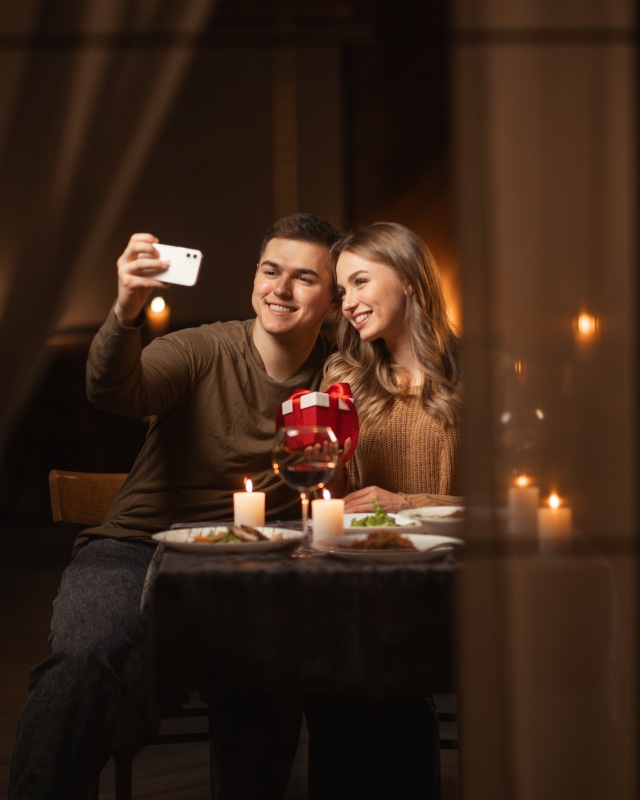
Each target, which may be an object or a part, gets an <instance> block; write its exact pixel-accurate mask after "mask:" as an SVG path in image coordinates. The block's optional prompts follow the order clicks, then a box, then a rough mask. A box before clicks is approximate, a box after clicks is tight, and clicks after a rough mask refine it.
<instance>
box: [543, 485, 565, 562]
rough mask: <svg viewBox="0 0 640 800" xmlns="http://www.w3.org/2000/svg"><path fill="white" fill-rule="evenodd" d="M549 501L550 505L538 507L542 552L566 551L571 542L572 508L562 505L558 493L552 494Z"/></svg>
mask: <svg viewBox="0 0 640 800" xmlns="http://www.w3.org/2000/svg"><path fill="white" fill-rule="evenodd" d="M548 503H549V504H548V506H544V507H542V508H539V509H538V539H539V542H540V552H541V553H554V552H560V551H566V550H567V549H568V548H569V545H570V543H571V528H572V513H571V509H570V508H567V507H566V506H560V498H559V497H558V495H557V494H552V495H551V497H550V498H549V501H548Z"/></svg>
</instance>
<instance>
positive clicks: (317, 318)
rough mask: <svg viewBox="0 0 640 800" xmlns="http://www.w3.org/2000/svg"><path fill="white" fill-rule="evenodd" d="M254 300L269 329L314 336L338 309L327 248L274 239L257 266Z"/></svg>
mask: <svg viewBox="0 0 640 800" xmlns="http://www.w3.org/2000/svg"><path fill="white" fill-rule="evenodd" d="M251 303H252V305H253V310H254V311H255V312H256V315H257V317H258V320H259V323H260V324H261V325H262V328H263V329H264V330H265V331H266V332H267V333H270V334H271V335H273V336H281V337H288V336H290V335H304V334H311V335H313V336H314V337H315V336H316V335H317V333H318V331H319V330H320V326H321V325H322V321H323V319H324V317H325V314H327V313H328V312H329V311H333V310H335V305H334V293H333V270H332V267H331V261H330V259H329V250H328V248H326V247H324V246H323V245H320V244H312V243H310V242H298V241H295V240H293V239H279V238H275V239H271V241H270V242H269V243H268V244H267V247H266V249H265V251H264V253H263V254H262V258H261V259H260V263H259V264H258V269H257V270H256V275H255V278H254V281H253V294H252V296H251Z"/></svg>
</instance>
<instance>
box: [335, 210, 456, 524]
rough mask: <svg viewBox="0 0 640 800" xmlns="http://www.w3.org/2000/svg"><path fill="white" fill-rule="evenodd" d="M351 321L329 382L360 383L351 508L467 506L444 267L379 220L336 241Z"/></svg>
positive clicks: (405, 233) (345, 323) (342, 326)
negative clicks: (441, 270) (461, 474)
mask: <svg viewBox="0 0 640 800" xmlns="http://www.w3.org/2000/svg"><path fill="white" fill-rule="evenodd" d="M332 254H333V256H334V263H336V279H337V283H338V293H339V296H340V299H341V301H342V315H343V316H342V319H341V320H340V323H339V324H338V330H337V343H338V352H337V353H335V354H334V355H333V356H331V358H329V360H328V361H327V364H326V366H325V380H324V384H325V385H330V384H332V383H337V382H346V383H349V384H350V386H351V391H352V393H353V397H354V401H355V404H356V407H357V409H358V415H359V417H360V438H359V440H358V447H357V449H356V451H355V453H354V455H353V457H352V458H351V459H350V460H349V461H348V462H347V464H346V472H347V478H348V488H349V489H350V490H352V491H350V492H349V493H348V494H347V495H346V497H345V511H346V512H348V513H355V512H360V511H364V512H368V511H371V508H372V503H373V501H374V500H375V499H377V500H378V501H379V502H380V505H381V506H382V507H383V508H384V510H385V511H387V512H394V511H400V510H402V509H403V508H411V507H420V506H425V505H443V504H450V503H451V502H459V501H460V498H459V497H456V498H453V497H451V495H458V494H459V492H460V488H459V484H458V458H459V450H460V433H461V432H460V412H461V369H460V356H459V342H458V338H457V336H456V335H455V333H454V331H453V328H452V326H451V323H450V321H449V318H448V316H447V310H446V304H445V301H444V296H443V293H442V285H441V282H440V275H439V272H438V268H437V266H436V263H435V261H434V259H433V256H432V255H431V253H430V252H429V250H428V248H427V247H426V246H425V244H424V242H423V241H422V240H421V239H420V238H419V237H418V236H416V234H415V233H413V232H412V231H410V230H409V229H408V228H405V227H404V226H403V225H398V224H396V223H392V222H377V223H375V224H374V225H370V226H369V227H367V228H363V229H361V230H359V231H356V232H354V233H351V234H349V235H347V236H346V237H345V238H343V239H341V240H340V241H339V242H337V243H336V245H334V247H333V250H332Z"/></svg>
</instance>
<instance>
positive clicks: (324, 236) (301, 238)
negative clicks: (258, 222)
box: [260, 214, 340, 258]
mask: <svg viewBox="0 0 640 800" xmlns="http://www.w3.org/2000/svg"><path fill="white" fill-rule="evenodd" d="M276 238H278V239H293V240H294V241H297V242H310V243H312V244H320V245H323V246H325V247H328V248H331V247H332V245H333V244H335V242H337V241H338V239H339V238H340V233H339V231H338V230H337V229H336V228H335V227H334V226H333V224H332V223H331V222H329V220H327V219H324V217H319V216H318V215H317V214H291V215H290V216H288V217H282V219H279V220H277V221H276V222H274V223H273V225H271V226H270V228H269V229H268V230H267V233H266V235H265V237H264V239H263V240H262V246H261V248H260V258H262V255H263V253H264V251H265V250H266V247H267V245H268V244H269V242H270V241H271V240H272V239H276Z"/></svg>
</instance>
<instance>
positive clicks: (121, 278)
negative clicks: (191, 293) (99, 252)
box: [114, 233, 202, 327]
mask: <svg viewBox="0 0 640 800" xmlns="http://www.w3.org/2000/svg"><path fill="white" fill-rule="evenodd" d="M201 262H202V253H201V252H200V251H199V250H195V249H194V248H187V247H175V246H172V245H164V244H160V243H159V242H158V239H157V238H156V237H155V236H153V235H152V234H150V233H134V234H133V236H132V237H131V239H129V243H128V244H127V247H126V248H125V250H124V252H123V253H122V255H121V256H120V258H119V259H118V262H117V263H118V298H117V300H116V304H115V306H114V313H115V315H116V319H117V320H118V322H119V323H120V324H121V325H124V326H125V327H128V326H131V325H134V324H135V321H136V320H137V318H138V316H139V315H140V312H141V311H142V309H143V308H144V306H145V304H146V302H147V300H148V299H149V296H150V295H151V293H152V292H153V291H154V290H155V289H162V288H163V287H164V286H165V285H166V284H167V283H174V284H179V285H182V286H193V285H194V284H195V282H196V280H197V279H198V274H199V271H200V264H201Z"/></svg>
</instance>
